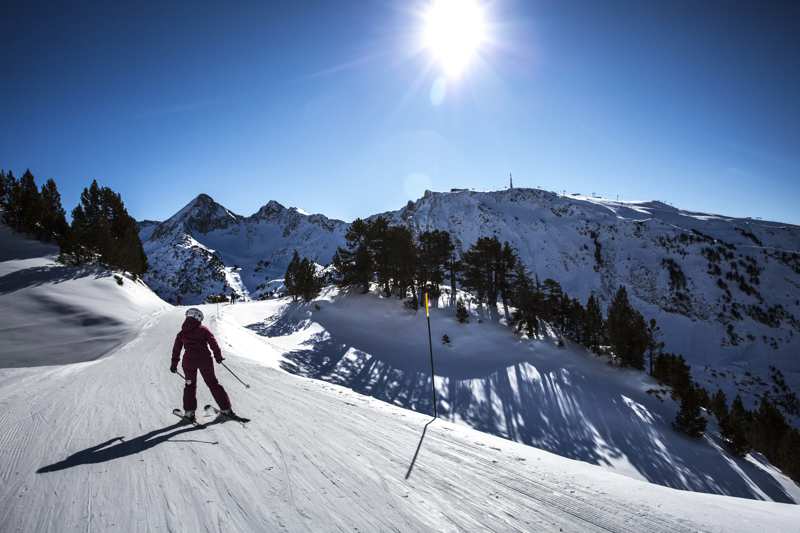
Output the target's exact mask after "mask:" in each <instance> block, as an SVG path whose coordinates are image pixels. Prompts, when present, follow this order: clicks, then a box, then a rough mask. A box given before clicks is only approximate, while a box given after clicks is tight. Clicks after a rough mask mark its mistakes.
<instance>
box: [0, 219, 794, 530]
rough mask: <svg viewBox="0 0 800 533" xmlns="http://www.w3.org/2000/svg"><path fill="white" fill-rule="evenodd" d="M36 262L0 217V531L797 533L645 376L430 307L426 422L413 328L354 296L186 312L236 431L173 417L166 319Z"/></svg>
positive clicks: (760, 466) (119, 288)
mask: <svg viewBox="0 0 800 533" xmlns="http://www.w3.org/2000/svg"><path fill="white" fill-rule="evenodd" d="M56 254H57V249H55V248H54V247H52V246H49V245H42V244H41V243H37V242H32V241H29V240H26V239H24V238H22V237H20V236H19V235H16V234H13V233H11V232H10V231H8V230H7V228H5V227H3V226H2V225H0V318H2V323H3V331H4V334H3V335H2V336H0V407H2V410H0V427H2V428H3V431H2V432H0V451H2V453H0V480H2V483H0V501H2V502H3V505H2V506H0V531H86V530H87V529H100V530H108V529H115V528H116V529H123V530H209V529H224V530H226V531H276V530H287V531H295V530H314V531H317V530H330V529H332V528H333V529H337V530H339V529H342V530H344V529H348V530H354V529H358V530H363V531H384V530H398V529H399V530H402V531H431V530H436V531H440V530H441V531H450V530H453V531H455V530H459V531H460V530H468V531H473V530H475V531H483V530H500V531H505V530H509V531H556V530H558V531H576V532H577V531H619V532H628V531H659V532H661V531H663V532H666V531H679V532H684V531H685V532H689V531H719V532H739V531H742V532H745V531H753V530H756V529H759V528H760V529H763V530H767V531H793V530H795V529H796V525H797V509H798V508H797V506H796V505H791V503H792V502H797V501H798V500H800V492H798V487H797V485H795V484H794V483H792V482H791V481H789V480H788V479H787V478H786V477H785V476H783V475H782V474H781V473H780V472H777V471H776V470H775V469H774V468H773V467H772V466H771V465H769V463H767V462H765V461H764V460H763V459H762V458H760V457H759V456H757V455H756V456H749V457H748V458H746V459H738V458H733V457H730V456H728V455H727V453H726V452H725V451H724V450H722V449H721V448H719V446H718V445H717V444H716V441H715V440H714V437H713V435H711V436H709V438H707V439H705V441H704V442H697V441H689V440H688V439H686V438H685V437H682V436H680V435H678V434H677V433H675V432H674V431H673V430H672V429H671V428H670V427H669V419H670V418H671V417H672V415H673V414H674V410H675V404H674V403H673V402H672V401H671V400H670V399H669V398H668V396H665V395H659V394H650V393H649V392H648V391H647V389H648V388H649V387H651V386H652V382H648V381H649V380H648V378H646V377H644V376H643V375H642V374H640V373H636V372H633V371H620V370H618V369H612V368H610V367H608V366H607V365H605V364H604V362H603V361H602V360H600V359H599V358H597V357H594V356H592V355H591V354H588V353H586V352H585V351H583V350H582V349H580V348H578V347H573V346H569V345H568V346H567V347H566V348H558V347H556V346H555V345H554V344H553V342H552V339H551V340H550V341H548V340H546V339H545V340H540V341H528V340H523V339H519V338H517V337H516V336H514V335H513V334H511V332H509V331H508V330H507V329H506V328H504V327H502V326H500V325H498V324H494V323H488V322H484V323H476V322H473V323H471V324H458V323H457V322H456V321H455V320H454V318H453V316H452V314H451V313H450V311H449V310H447V309H442V310H436V309H435V310H433V313H432V317H431V323H432V328H433V329H434V330H435V331H436V332H437V337H438V336H439V334H440V333H441V332H443V331H446V332H447V333H449V334H450V337H451V345H450V346H444V345H438V342H437V345H438V347H437V348H436V357H437V364H438V365H439V366H438V367H437V372H436V376H435V378H434V383H435V385H436V388H437V392H438V395H439V396H438V398H439V399H438V404H439V406H440V409H441V411H440V412H441V413H442V415H444V416H445V417H446V418H447V419H442V418H440V419H437V420H435V421H434V420H432V419H431V418H430V417H429V416H428V415H426V414H422V413H419V412H414V411H413V410H414V409H416V410H420V411H426V410H427V408H429V407H430V403H429V402H430V399H429V398H430V395H429V393H430V383H431V381H430V380H431V376H430V374H429V373H428V372H427V364H428V359H427V357H428V356H427V352H426V351H425V348H426V345H425V342H426V339H425V335H424V334H422V332H423V331H424V328H425V316H424V314H423V313H416V314H415V313H414V312H412V311H410V310H408V309H406V308H404V307H403V305H402V304H401V302H398V301H393V300H389V299H381V298H378V297H376V296H373V295H363V296H362V295H355V296H347V295H346V294H336V293H337V291H336V290H328V291H326V293H325V294H323V295H322V297H321V298H319V299H318V300H317V301H315V302H313V303H311V304H302V303H292V302H290V301H289V300H288V299H279V300H270V301H266V302H252V303H250V304H247V305H232V306H231V305H223V306H210V305H209V306H203V311H204V313H205V315H206V320H205V323H206V324H207V326H208V327H209V328H210V329H211V330H212V331H213V332H214V333H215V335H216V336H217V339H218V340H219V343H220V345H221V346H222V348H223V351H224V355H225V357H226V358H227V359H228V361H227V364H228V365H230V366H231V367H232V368H233V369H235V371H236V372H237V373H238V374H239V375H240V376H242V377H243V378H244V379H246V380H247V382H248V384H249V385H250V387H249V388H245V387H243V386H242V385H241V384H240V383H239V382H237V381H236V380H235V379H234V378H233V377H232V376H231V375H230V374H229V373H228V372H226V371H224V370H223V369H222V367H217V368H218V369H219V371H218V374H217V376H218V378H219V380H220V382H221V383H222V384H223V385H224V387H225V388H226V389H227V391H228V393H229V395H230V396H231V398H232V401H233V404H234V406H235V408H236V410H237V411H238V412H240V413H242V414H244V415H248V416H250V417H251V418H252V421H251V422H250V423H249V424H247V426H246V427H242V426H240V425H238V424H236V423H234V422H230V421H228V422H226V421H225V419H214V418H213V415H206V416H204V415H203V414H202V412H201V413H200V416H201V420H202V421H203V422H205V423H207V426H205V427H204V428H203V427H197V426H192V425H185V424H183V423H182V422H181V421H179V420H178V419H176V418H175V417H174V416H173V415H172V414H171V413H170V409H171V408H172V407H174V406H176V405H180V401H181V395H182V389H183V381H182V380H181V379H179V376H176V375H175V374H172V373H170V372H169V371H168V369H167V364H168V361H169V353H170V350H171V347H172V343H173V339H174V334H175V332H176V331H178V330H179V328H180V325H181V322H182V321H183V319H184V316H183V315H184V309H182V308H172V307H171V306H169V305H166V304H165V303H164V302H163V301H161V300H160V299H159V298H157V297H156V296H155V295H154V294H153V293H152V292H151V291H149V290H148V288H147V287H146V286H144V285H143V284H142V283H139V282H135V281H133V280H131V279H130V278H128V277H124V276H122V275H119V274H117V275H114V273H111V272H108V271H105V270H103V269H102V268H100V267H87V268H81V267H68V266H65V265H62V264H60V263H58V262H56V261H55V258H56ZM243 326H247V327H243ZM387 332H389V333H390V334H389V335H388V337H389V338H388V339H387V338H384V337H386V334H387ZM293 365H294V368H292V366H293ZM281 369H287V370H291V371H292V372H293V373H295V374H297V373H301V374H306V375H310V376H313V377H317V378H320V379H306V378H304V377H300V376H297V375H291V374H290V373H289V372H284V371H282V370H281ZM626 374H633V375H632V376H626ZM628 377H630V379H628ZM323 380H325V381H323ZM326 381H329V382H331V381H332V382H334V383H337V384H333V383H329V382H326ZM338 384H341V385H345V386H344V387H343V386H340V385H338ZM347 387H350V388H353V389H355V390H356V391H358V392H353V391H351V390H348V388H347ZM359 392H361V393H363V394H359ZM369 395H372V396H375V397H374V398H373V397H370V396H369ZM198 396H199V398H198V399H199V402H200V405H204V404H205V403H207V402H210V401H211V400H210V395H209V392H208V390H207V389H206V388H205V387H199V388H198ZM659 396H662V397H661V398H659ZM378 398H380V400H379V399H378ZM381 400H386V401H381ZM392 404H395V405H392ZM401 406H402V407H401ZM403 407H405V408H406V409H404V408H403ZM409 409H412V410H409ZM448 419H449V420H448ZM469 426H473V427H475V426H477V427H479V428H480V429H481V430H483V431H476V430H475V429H473V428H471V427H469ZM489 433H495V434H497V435H502V436H505V437H507V439H503V438H499V437H497V436H495V435H491V434H489ZM509 439H510V440H509ZM514 441H518V442H514ZM521 443H528V444H534V445H536V446H540V447H541V448H543V449H539V448H536V447H533V446H526V445H523V444H521ZM547 450H551V451H555V452H556V454H554V453H549V452H548V451H547ZM562 456H566V457H571V458H576V459H580V460H579V461H575V460H571V459H569V458H565V457H562ZM587 463H594V464H587ZM620 474H621V475H620ZM663 485H667V486H663ZM676 488H682V489H693V490H699V491H703V492H711V493H715V494H701V493H698V492H691V491H689V490H676ZM734 496H744V497H746V498H748V499H745V498H741V497H734ZM757 500H773V501H757ZM779 502H785V503H779Z"/></svg>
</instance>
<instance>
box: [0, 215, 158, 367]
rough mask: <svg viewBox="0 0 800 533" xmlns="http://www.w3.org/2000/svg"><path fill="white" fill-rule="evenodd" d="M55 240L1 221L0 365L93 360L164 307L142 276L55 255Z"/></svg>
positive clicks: (132, 336)
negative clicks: (23, 233) (31, 236)
mask: <svg viewBox="0 0 800 533" xmlns="http://www.w3.org/2000/svg"><path fill="white" fill-rule="evenodd" d="M57 256H58V248H57V247H55V246H52V245H46V244H42V243H40V242H37V241H32V240H27V239H24V238H22V237H20V236H19V235H18V234H15V233H13V232H12V231H11V230H10V229H9V228H8V227H7V226H5V225H4V224H0V324H1V325H0V368H6V367H15V366H31V365H54V364H64V363H75V362H79V361H90V360H93V359H96V358H98V357H101V356H102V355H103V354H105V353H107V352H108V351H109V350H111V349H113V348H115V347H117V346H120V345H121V344H124V343H125V342H128V341H130V340H131V339H133V338H135V337H136V335H137V334H138V332H139V331H140V329H141V328H142V325H143V324H144V322H145V321H146V320H147V317H148V316H150V315H152V314H154V313H158V312H160V311H162V310H163V309H165V308H166V307H167V304H165V303H164V302H163V301H162V300H161V299H160V298H158V296H156V295H155V294H154V293H153V292H152V291H150V289H149V288H148V287H147V286H145V285H144V284H143V283H141V282H135V281H133V280H131V279H129V278H127V277H122V276H119V275H118V278H119V279H120V280H121V281H122V285H121V286H120V285H119V284H118V282H117V279H116V278H115V277H114V276H113V275H112V273H111V272H108V271H105V270H103V269H100V268H96V267H81V268H78V267H70V266H64V265H62V264H59V263H57V262H56V261H55V259H56V257H57Z"/></svg>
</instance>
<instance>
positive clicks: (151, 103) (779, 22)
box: [0, 0, 800, 223]
mask: <svg viewBox="0 0 800 533" xmlns="http://www.w3.org/2000/svg"><path fill="white" fill-rule="evenodd" d="M425 3H426V2H418V3H415V2H413V1H411V0H409V1H397V2H391V1H388V0H383V1H359V2H352V3H348V2H344V1H335V2H334V1H329V2H296V1H287V2H272V3H268V2H254V3H252V4H246V3H239V2H233V3H228V5H226V4H223V3H219V2H217V3H208V4H202V3H200V2H191V3H185V4H181V3H179V2H165V3H164V4H165V5H159V4H152V5H136V4H131V5H129V6H124V5H123V4H122V2H103V3H98V4H96V5H93V4H91V3H89V2H63V3H62V5H61V6H56V7H54V6H52V5H49V4H45V3H43V4H38V3H37V2H13V1H12V2H3V3H2V6H0V67H2V68H0V77H1V79H2V81H1V82H0V168H4V169H9V168H10V169H12V170H13V171H14V172H15V174H17V175H19V174H21V173H22V172H23V171H24V170H25V168H30V169H31V170H32V171H33V172H34V174H35V175H36V176H37V178H39V179H44V178H48V177H53V178H55V179H56V180H57V182H58V183H59V186H60V188H61V189H62V193H63V196H64V203H65V207H67V209H71V207H73V206H74V204H75V203H76V201H77V196H78V194H79V192H80V189H81V188H82V187H84V186H85V185H87V184H88V183H89V181H90V180H91V179H92V178H97V179H98V180H99V181H100V182H101V183H102V184H106V185H109V186H111V187H113V188H114V189H116V190H118V191H120V192H121V193H122V194H123V198H124V199H125V201H126V203H127V205H128V207H129V210H130V211H131V213H132V214H133V215H134V216H135V217H137V218H156V219H161V218H164V217H166V216H169V215H170V214H172V213H173V212H174V211H176V210H177V209H178V208H180V207H181V206H182V205H183V204H184V203H186V202H187V201H188V200H189V199H191V198H192V197H193V196H195V195H196V194H197V193H199V192H207V193H209V194H211V195H212V196H213V197H214V198H216V199H217V200H218V201H220V202H221V203H223V204H224V205H226V206H227V207H229V208H230V209H232V210H234V211H236V212H240V213H242V214H250V213H252V212H254V211H255V210H256V209H257V208H258V207H259V206H260V205H262V204H264V203H266V202H267V201H268V200H270V199H275V200H278V201H280V202H282V203H284V204H287V205H296V206H298V207H301V208H303V209H305V210H306V211H314V212H323V213H325V214H328V215H330V216H334V217H338V218H343V219H352V218H354V217H356V216H363V215H368V214H371V213H373V212H377V211H381V210H385V209H394V208H398V207H400V206H402V205H403V204H404V203H405V202H406V201H407V200H408V199H410V198H412V197H416V196H419V195H420V194H421V193H422V191H423V189H424V188H426V187H427V188H432V189H434V190H447V189H449V188H450V187H475V188H477V189H496V188H500V187H502V186H504V185H505V183H506V180H507V175H508V172H509V171H512V172H513V173H514V179H515V184H516V185H518V186H541V187H544V188H546V189H550V190H556V191H562V190H566V191H567V192H582V193H591V192H595V193H597V194H602V195H605V196H608V197H612V198H613V197H616V195H618V194H619V195H621V197H622V198H623V199H643V200H649V199H660V200H664V201H667V202H670V203H673V204H675V205H677V206H680V207H684V208H689V209H696V210H705V211H710V212H720V213H724V214H731V215H740V216H754V217H755V216H760V217H764V218H770V219H777V220H785V221H790V222H794V223H800V209H798V207H797V199H798V198H800V96H798V95H800V2H790V3H785V4H782V3H778V2H738V1H726V2H717V1H697V2H684V1H674V2H642V1H624V2H623V1H619V2H595V1H586V2H556V1H553V2H541V1H538V2H537V1H512V0H509V1H494V2H483V5H484V10H485V13H486V18H487V23H488V26H489V30H488V33H489V42H488V43H486V44H485V46H484V47H483V48H482V49H481V50H480V58H479V60H477V61H474V62H473V64H471V65H470V67H469V69H468V71H466V72H465V73H464V75H463V76H462V77H461V78H459V79H458V80H448V81H447V83H446V90H445V91H444V92H441V91H440V92H437V90H439V89H441V85H437V83H436V82H437V79H440V76H441V73H440V72H439V69H438V68H437V66H436V65H434V64H433V62H432V59H431V57H430V54H428V53H426V52H425V51H420V50H419V46H418V44H419V31H420V25H421V21H420V18H419V16H418V13H417V12H418V11H420V9H421V8H422V7H423V6H424V5H425Z"/></svg>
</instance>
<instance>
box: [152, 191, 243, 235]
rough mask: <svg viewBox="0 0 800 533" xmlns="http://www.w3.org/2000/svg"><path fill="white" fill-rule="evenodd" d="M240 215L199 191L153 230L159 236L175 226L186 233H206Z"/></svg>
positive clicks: (236, 218) (237, 218)
mask: <svg viewBox="0 0 800 533" xmlns="http://www.w3.org/2000/svg"><path fill="white" fill-rule="evenodd" d="M239 219H241V217H240V216H239V215H237V214H236V213H233V212H232V211H230V210H228V209H226V208H225V207H224V206H222V205H221V204H218V203H217V202H216V201H215V200H214V199H213V198H212V197H211V196H209V195H208V194H205V193H200V194H198V195H197V196H195V197H194V198H193V199H192V200H191V201H190V202H189V203H188V204H186V205H185V206H183V208H182V209H181V210H180V211H178V212H177V213H175V214H174V215H172V216H171V217H170V218H169V219H167V220H166V221H164V222H163V223H162V224H161V225H159V227H158V228H157V229H156V230H155V231H154V232H153V237H154V238H159V237H161V236H162V235H165V234H167V233H169V232H170V231H172V230H173V229H175V228H178V227H182V228H183V231H185V232H186V233H193V232H198V233H208V232H210V231H212V230H215V229H222V228H227V227H228V226H230V225H231V224H235V223H236V222H238V221H239Z"/></svg>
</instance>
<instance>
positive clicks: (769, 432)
mask: <svg viewBox="0 0 800 533" xmlns="http://www.w3.org/2000/svg"><path fill="white" fill-rule="evenodd" d="M788 430H789V424H788V423H787V422H786V418H784V416H783V413H781V412H780V410H779V409H778V408H777V407H776V406H775V404H773V403H772V402H771V401H770V399H769V397H768V396H767V395H764V396H762V397H761V401H760V402H759V404H758V409H757V410H756V411H755V412H754V413H753V414H752V418H751V422H750V427H749V432H748V440H749V441H750V444H751V445H752V446H753V448H755V449H756V450H758V451H760V452H761V453H763V454H764V455H766V456H767V459H769V460H770V461H773V460H775V459H776V458H777V456H778V447H779V445H780V442H781V440H782V439H783V436H784V435H785V434H786V432H787V431H788Z"/></svg>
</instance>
